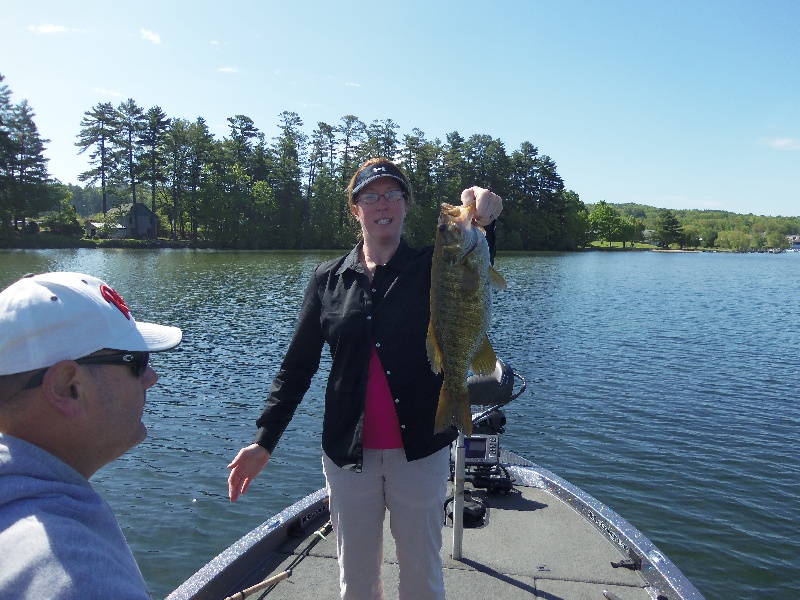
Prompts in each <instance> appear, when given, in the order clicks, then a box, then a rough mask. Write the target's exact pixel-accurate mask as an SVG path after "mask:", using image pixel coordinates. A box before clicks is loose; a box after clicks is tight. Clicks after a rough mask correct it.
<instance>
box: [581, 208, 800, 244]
mask: <svg viewBox="0 0 800 600" xmlns="http://www.w3.org/2000/svg"><path fill="white" fill-rule="evenodd" d="M587 208H588V209H589V210H590V211H591V212H590V214H589V222H590V224H591V228H592V230H593V231H594V232H595V235H596V237H597V238H598V239H602V240H604V241H606V242H608V243H609V244H611V243H612V242H622V243H623V244H625V243H627V242H631V243H635V242H642V241H648V242H651V243H653V244H655V245H658V246H665V247H666V246H677V247H679V248H718V249H723V250H733V251H737V252H748V251H751V250H765V249H771V248H776V249H780V248H788V247H789V245H790V242H789V240H788V239H787V238H788V236H790V235H798V234H800V217H765V216H757V215H752V214H747V215H741V214H736V213H731V212H727V211H722V210H697V209H690V210H668V209H659V208H654V207H652V206H646V205H643V204H632V203H627V204H609V203H606V202H605V201H600V202H598V203H597V204H595V205H589V206H588V207H587Z"/></svg>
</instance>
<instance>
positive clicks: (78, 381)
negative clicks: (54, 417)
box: [42, 360, 86, 417]
mask: <svg viewBox="0 0 800 600" xmlns="http://www.w3.org/2000/svg"><path fill="white" fill-rule="evenodd" d="M82 374H83V371H82V370H81V368H80V365H79V364H78V363H76V362H75V361H73V360H62V361H61V362H57V363H56V364H54V365H53V366H52V367H50V368H49V369H48V370H47V373H45V376H44V381H43V382H42V392H43V393H44V396H45V398H46V399H47V401H48V402H49V403H50V405H51V406H52V407H53V408H55V409H56V410H57V411H59V412H61V413H63V414H64V416H67V417H78V416H81V415H82V414H83V413H84V412H85V411H84V406H83V398H82V395H83V393H84V391H85V389H86V386H85V382H84V381H83V378H82Z"/></svg>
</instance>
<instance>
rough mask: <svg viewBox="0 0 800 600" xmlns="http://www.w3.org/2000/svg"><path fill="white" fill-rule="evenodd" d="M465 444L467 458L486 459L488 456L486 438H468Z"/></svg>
mask: <svg viewBox="0 0 800 600" xmlns="http://www.w3.org/2000/svg"><path fill="white" fill-rule="evenodd" d="M464 442H465V444H464V445H465V446H466V448H465V454H464V455H465V457H466V458H484V457H485V456H486V438H467V439H466V440H464Z"/></svg>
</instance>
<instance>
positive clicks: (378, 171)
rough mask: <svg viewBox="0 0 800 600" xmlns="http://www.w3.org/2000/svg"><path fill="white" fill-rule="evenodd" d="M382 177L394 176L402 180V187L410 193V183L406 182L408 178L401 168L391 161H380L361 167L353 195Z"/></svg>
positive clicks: (399, 180)
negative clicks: (404, 175)
mask: <svg viewBox="0 0 800 600" xmlns="http://www.w3.org/2000/svg"><path fill="white" fill-rule="evenodd" d="M381 177H393V178H394V179H396V180H397V181H398V182H400V187H402V188H403V191H404V192H405V193H406V194H409V193H410V190H409V189H408V184H407V183H406V178H405V177H403V174H402V173H401V172H400V169H398V168H397V167H395V166H394V165H393V164H392V163H390V162H379V163H375V164H374V165H370V166H368V167H366V168H364V169H361V172H360V173H359V174H358V176H357V177H356V181H355V184H354V185H353V197H355V195H356V194H357V193H358V192H360V191H361V190H362V189H364V186H366V185H367V184H369V183H370V182H372V181H375V180H376V179H380V178H381Z"/></svg>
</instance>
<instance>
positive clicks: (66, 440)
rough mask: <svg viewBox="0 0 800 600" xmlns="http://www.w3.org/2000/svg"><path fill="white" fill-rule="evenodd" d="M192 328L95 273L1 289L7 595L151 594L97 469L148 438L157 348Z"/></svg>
mask: <svg viewBox="0 0 800 600" xmlns="http://www.w3.org/2000/svg"><path fill="white" fill-rule="evenodd" d="M181 336H182V333H181V330H180V329H178V328H177V327H168V326H162V325H155V324H152V323H142V322H137V321H135V320H134V318H133V316H132V315H131V313H130V310H129V309H128V307H127V306H126V305H125V302H124V300H123V299H122V298H121V297H120V295H119V294H117V292H115V291H114V290H113V289H112V288H111V287H109V286H108V285H107V284H106V283H104V282H103V281H100V280H99V279H97V278H95V277H92V276H90V275H83V274H80V273H46V274H43V275H35V276H29V277H24V278H22V279H20V280H19V281H17V282H16V283H14V284H12V285H11V286H9V287H8V288H6V289H5V290H3V291H2V292H0V598H52V599H76V600H77V599H82V600H85V599H86V598H115V599H120V598H126V599H128V598H129V599H144V598H149V597H150V594H149V592H148V590H147V586H146V585H145V582H144V580H143V578H142V575H141V573H140V571H139V567H138V566H137V565H136V561H135V560H134V558H133V555H132V554H131V551H130V548H129V547H128V544H127V542H126V541H125V538H124V536H123V534H122V531H121V530H120V527H119V524H118V523H117V520H116V518H115V517H114V515H113V514H112V512H111V509H110V508H109V506H108V504H106V502H105V501H104V500H103V499H102V498H101V497H100V496H99V495H98V494H97V492H95V491H94V490H93V489H92V487H91V485H90V484H89V481H88V479H89V478H90V477H91V476H92V475H93V474H94V473H95V472H96V471H97V470H98V469H100V468H101V467H102V466H104V465H106V464H108V463H110V462H112V461H113V460H115V459H117V458H118V457H120V456H122V454H124V453H125V452H127V451H128V450H129V449H130V448H132V447H134V446H136V445H137V444H139V443H140V442H141V441H142V440H144V439H145V437H146V436H147V429H146V428H145V426H144V424H143V423H142V412H143V409H144V402H145V393H146V390H148V389H149V388H150V387H152V386H153V385H154V384H155V383H156V381H158V375H157V374H156V372H155V371H153V369H152V368H151V367H150V366H149V365H148V359H149V353H150V352H158V351H161V350H168V349H170V348H173V347H175V346H177V345H178V344H179V343H180V341H181Z"/></svg>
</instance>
